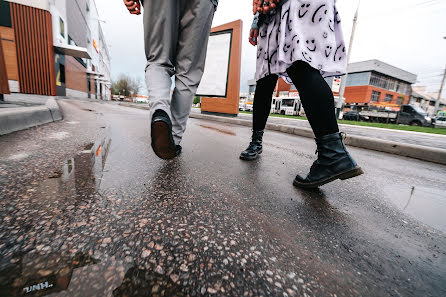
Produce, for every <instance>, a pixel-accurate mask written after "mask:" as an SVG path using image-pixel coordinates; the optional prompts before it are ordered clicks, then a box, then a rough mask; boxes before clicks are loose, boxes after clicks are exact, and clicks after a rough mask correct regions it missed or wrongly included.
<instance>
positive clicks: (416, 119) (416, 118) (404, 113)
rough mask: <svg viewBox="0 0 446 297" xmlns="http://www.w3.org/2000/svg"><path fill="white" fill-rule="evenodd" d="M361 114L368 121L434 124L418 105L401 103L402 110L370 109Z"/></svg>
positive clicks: (419, 124) (414, 124)
mask: <svg viewBox="0 0 446 297" xmlns="http://www.w3.org/2000/svg"><path fill="white" fill-rule="evenodd" d="M360 115H362V116H364V117H367V119H366V121H368V122H377V123H393V124H398V125H410V126H424V127H430V126H432V119H431V118H430V117H428V116H427V113H426V112H425V111H424V110H422V109H421V108H419V107H418V106H416V105H407V104H405V105H401V108H400V111H388V110H369V111H361V112H360Z"/></svg>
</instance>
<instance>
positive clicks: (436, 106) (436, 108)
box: [434, 36, 446, 117]
mask: <svg viewBox="0 0 446 297" xmlns="http://www.w3.org/2000/svg"><path fill="white" fill-rule="evenodd" d="M443 39H446V36H445V37H443ZM445 79H446V67H445V68H444V74H443V79H442V80H441V85H440V90H439V91H438V97H437V101H436V102H435V109H434V116H435V117H436V116H437V114H438V111H439V110H440V99H441V91H443V85H444V81H445Z"/></svg>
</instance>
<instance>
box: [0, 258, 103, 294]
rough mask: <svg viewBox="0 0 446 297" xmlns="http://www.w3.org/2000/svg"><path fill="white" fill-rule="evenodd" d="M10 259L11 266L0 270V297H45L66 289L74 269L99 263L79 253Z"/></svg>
mask: <svg viewBox="0 0 446 297" xmlns="http://www.w3.org/2000/svg"><path fill="white" fill-rule="evenodd" d="M13 260H14V265H12V266H10V267H7V268H5V269H4V270H2V271H0V280H1V281H0V295H1V296H23V295H26V296H28V295H31V296H45V295H48V294H51V293H56V292H61V291H64V290H67V289H68V287H69V285H70V281H71V279H72V276H73V272H74V271H75V270H76V269H77V268H80V267H84V266H87V265H91V264H96V263H98V262H99V261H97V260H95V259H93V258H92V257H90V256H88V255H83V254H81V253H79V254H77V255H76V256H74V257H73V258H68V257H63V256H60V255H58V254H49V255H47V256H45V257H44V258H42V257H35V256H29V255H18V256H16V257H14V258H13Z"/></svg>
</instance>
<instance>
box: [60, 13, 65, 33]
mask: <svg viewBox="0 0 446 297" xmlns="http://www.w3.org/2000/svg"><path fill="white" fill-rule="evenodd" d="M59 27H60V35H62V37H63V38H65V23H64V21H63V20H62V18H61V17H59Z"/></svg>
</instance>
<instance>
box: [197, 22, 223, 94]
mask: <svg viewBox="0 0 446 297" xmlns="http://www.w3.org/2000/svg"><path fill="white" fill-rule="evenodd" d="M231 40H232V30H228V31H222V32H216V33H211V35H210V36H209V42H208V48H207V54H206V64H205V67H204V73H203V78H202V79H201V83H200V85H199V86H198V90H197V96H202V97H226V95H227V91H228V75H229V63H230V56H231Z"/></svg>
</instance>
